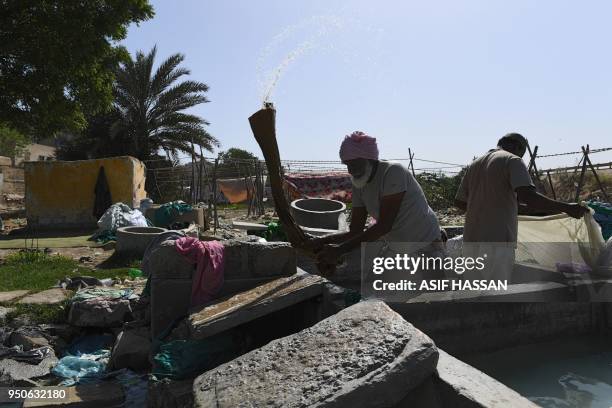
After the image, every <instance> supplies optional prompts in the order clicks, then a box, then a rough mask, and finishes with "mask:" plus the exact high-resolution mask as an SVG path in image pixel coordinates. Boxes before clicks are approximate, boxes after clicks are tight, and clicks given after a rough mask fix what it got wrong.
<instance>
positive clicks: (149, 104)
mask: <svg viewBox="0 0 612 408" xmlns="http://www.w3.org/2000/svg"><path fill="white" fill-rule="evenodd" d="M156 52H157V50H156V48H155V47H153V49H152V50H151V51H150V52H149V53H148V54H144V53H143V52H142V51H139V52H137V53H136V58H135V59H132V58H129V59H128V60H127V61H126V62H124V63H123V64H122V65H121V66H120V68H119V70H118V71H117V74H116V82H115V102H114V106H115V108H116V109H117V112H118V114H119V117H120V119H119V120H118V121H117V122H116V123H115V124H114V125H113V128H112V129H111V136H112V137H114V138H119V139H120V140H124V141H125V143H126V146H125V148H126V150H127V152H129V154H131V155H133V156H135V157H137V158H139V159H141V160H144V161H147V160H148V159H149V158H151V157H152V156H155V155H156V154H157V153H158V152H159V151H160V150H161V151H164V152H165V153H166V155H167V157H168V158H170V159H176V158H177V157H178V155H179V153H181V152H182V153H189V154H191V153H194V152H195V146H201V147H202V148H203V149H205V150H208V151H212V150H213V147H215V146H219V142H218V140H217V139H215V138H214V137H213V136H211V135H210V134H208V132H207V131H206V129H205V128H204V126H206V125H208V124H209V123H208V122H207V121H205V120H204V119H202V118H201V117H199V116H197V115H193V114H189V113H185V112H184V111H185V110H186V109H189V108H192V107H194V106H196V105H199V104H201V103H206V102H208V99H207V98H206V96H205V93H206V92H207V91H208V86H207V85H206V84H204V83H202V82H197V81H191V80H184V81H182V82H179V83H177V81H178V80H179V79H181V78H182V77H183V76H185V75H189V73H190V72H189V70H188V69H186V68H183V67H180V66H179V65H180V64H181V63H182V62H183V60H184V59H185V57H184V56H183V55H182V54H174V55H172V56H170V57H169V58H168V59H166V60H165V61H163V62H162V63H161V64H160V65H159V66H158V67H157V69H156V70H155V71H154V70H153V65H154V61H155V55H156Z"/></svg>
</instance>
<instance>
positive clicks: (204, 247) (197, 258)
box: [175, 237, 225, 306]
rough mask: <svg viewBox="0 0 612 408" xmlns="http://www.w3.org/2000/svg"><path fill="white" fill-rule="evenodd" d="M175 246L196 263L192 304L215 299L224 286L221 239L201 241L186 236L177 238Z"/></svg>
mask: <svg viewBox="0 0 612 408" xmlns="http://www.w3.org/2000/svg"><path fill="white" fill-rule="evenodd" d="M175 247H176V250H177V251H178V252H179V253H180V254H182V255H184V256H185V257H186V258H187V259H189V261H190V262H192V263H194V264H196V271H195V273H194V275H193V278H192V282H193V283H192V287H191V306H198V305H201V304H204V303H206V302H208V301H210V300H212V299H214V297H215V295H216V294H217V293H218V292H219V290H221V287H222V286H223V273H224V268H225V259H224V249H223V245H222V244H221V243H220V242H219V241H200V240H198V239H197V238H193V237H185V238H179V239H177V240H176V242H175Z"/></svg>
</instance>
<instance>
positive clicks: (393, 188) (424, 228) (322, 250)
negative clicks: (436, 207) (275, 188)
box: [310, 132, 444, 264]
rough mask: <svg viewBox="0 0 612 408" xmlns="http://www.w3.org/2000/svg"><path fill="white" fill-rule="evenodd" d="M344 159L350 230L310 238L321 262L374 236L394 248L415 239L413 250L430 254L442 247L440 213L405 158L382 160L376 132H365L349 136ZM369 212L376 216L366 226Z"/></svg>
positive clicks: (342, 151) (333, 259) (331, 261)
mask: <svg viewBox="0 0 612 408" xmlns="http://www.w3.org/2000/svg"><path fill="white" fill-rule="evenodd" d="M340 159H341V160H342V163H344V164H345V165H346V166H347V169H348V172H349V174H350V176H351V180H352V183H353V203H352V209H351V225H350V230H349V231H348V232H346V233H341V234H335V235H330V236H327V237H323V238H318V239H314V240H312V241H311V242H310V246H311V247H312V248H313V249H314V250H315V251H317V253H318V261H319V262H320V263H322V264H335V263H336V261H337V259H338V258H339V257H340V256H341V255H343V254H346V253H348V252H349V251H351V250H354V249H357V248H359V247H360V245H361V244H362V243H364V242H374V241H379V242H380V241H384V242H385V243H387V244H389V246H390V247H391V248H393V244H394V243H397V244H399V246H400V247H403V248H405V246H402V245H401V244H402V243H404V244H406V243H411V246H410V248H411V251H415V252H416V251H419V253H426V254H429V255H431V256H435V255H438V254H442V253H443V252H444V247H443V243H442V242H441V239H440V237H441V233H440V225H439V224H438V219H437V217H436V215H435V213H434V212H433V211H432V209H431V208H430V207H429V204H428V203H427V200H426V198H425V195H424V194H423V190H422V189H421V186H420V185H419V183H418V182H417V181H416V180H415V178H414V177H413V176H412V174H411V173H410V172H409V171H408V169H406V168H405V167H404V166H402V165H401V164H398V163H391V162H385V161H380V160H378V146H377V143H376V139H375V138H373V137H370V136H368V135H366V134H365V133H363V132H354V133H352V134H351V135H350V136H346V137H345V139H344V141H343V142H342V145H341V147H340ZM368 215H370V216H371V217H373V218H374V219H375V220H376V222H375V223H374V224H373V225H371V226H369V227H367V228H366V219H367V216H368ZM401 252H404V251H401Z"/></svg>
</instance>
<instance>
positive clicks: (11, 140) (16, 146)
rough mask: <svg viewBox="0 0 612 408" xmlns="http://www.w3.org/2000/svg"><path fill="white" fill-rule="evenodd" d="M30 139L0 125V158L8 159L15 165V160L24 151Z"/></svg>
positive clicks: (4, 125)
mask: <svg viewBox="0 0 612 408" xmlns="http://www.w3.org/2000/svg"><path fill="white" fill-rule="evenodd" d="M28 144H30V139H29V138H28V137H26V136H25V135H23V134H22V133H20V132H19V131H17V130H15V129H12V128H10V127H8V126H7V125H6V124H3V123H0V156H6V157H10V158H11V161H12V162H13V163H15V158H16V157H19V156H21V155H22V154H23V152H24V151H25V148H26V147H27V145H28Z"/></svg>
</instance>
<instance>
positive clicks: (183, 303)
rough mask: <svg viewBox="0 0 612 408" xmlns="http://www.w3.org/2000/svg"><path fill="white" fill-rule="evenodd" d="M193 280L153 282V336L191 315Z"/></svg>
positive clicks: (154, 280) (159, 280)
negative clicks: (179, 319) (181, 318)
mask: <svg viewBox="0 0 612 408" xmlns="http://www.w3.org/2000/svg"><path fill="white" fill-rule="evenodd" d="M190 304H191V279H152V280H151V336H152V337H153V338H155V337H157V336H158V335H159V334H160V333H161V332H163V331H164V330H165V329H167V328H168V327H169V326H170V325H171V324H172V323H173V322H174V321H175V320H176V319H178V318H180V317H186V316H187V315H188V314H189V306H190Z"/></svg>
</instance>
